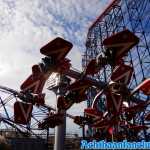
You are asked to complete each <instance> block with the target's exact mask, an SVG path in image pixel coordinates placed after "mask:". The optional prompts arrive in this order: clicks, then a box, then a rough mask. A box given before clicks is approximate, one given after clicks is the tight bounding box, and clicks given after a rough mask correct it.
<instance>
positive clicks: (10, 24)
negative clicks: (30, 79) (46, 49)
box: [0, 0, 111, 132]
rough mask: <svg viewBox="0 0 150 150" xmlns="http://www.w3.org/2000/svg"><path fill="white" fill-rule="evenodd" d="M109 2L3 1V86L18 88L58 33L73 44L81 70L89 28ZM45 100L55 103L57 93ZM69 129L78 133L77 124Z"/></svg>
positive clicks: (0, 28) (73, 57)
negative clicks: (45, 47)
mask: <svg viewBox="0 0 150 150" xmlns="http://www.w3.org/2000/svg"><path fill="white" fill-rule="evenodd" d="M110 1H111V0H109V1H106V0H101V1H100V0H32V1H31V0H15V1H14V0H1V1H0V6H1V7H0V20H1V21H0V35H1V36H0V49H1V50H0V85H5V86H8V87H11V88H14V89H19V86H20V84H21V82H22V81H23V80H25V79H26V78H27V76H28V75H29V74H30V73H31V66H32V65H33V64H35V63H38V62H39V61H40V58H41V57H42V55H41V54H40V52H39V49H40V47H42V46H43V45H44V44H46V43H47V42H49V41H50V40H52V39H53V38H55V37H56V36H61V37H63V38H65V39H67V40H69V41H71V42H72V43H73V44H74V47H73V49H72V51H71V52H70V53H69V55H68V56H69V58H70V59H71V61H72V64H73V66H74V67H76V68H77V69H80V70H81V58H82V56H81V54H82V52H83V51H84V50H85V47H84V43H85V40H86V34H87V31H88V27H89V26H90V25H91V23H92V21H94V20H95V18H96V17H97V16H98V15H99V13H100V12H101V11H102V10H103V8H104V6H105V5H106V4H108V3H109V2H110ZM47 93H48V92H47ZM46 101H47V103H49V104H52V105H53V106H55V102H56V100H55V95H54V94H52V93H51V94H50V93H49V94H48V95H47V97H46ZM83 107H85V103H83V104H80V105H79V104H78V105H74V106H73V107H72V108H71V109H70V110H69V112H70V113H72V114H78V115H79V114H82V111H83V109H82V108H83ZM78 108H80V110H79V109H78ZM68 123H69V124H70V123H71V124H72V122H70V121H69V122H68ZM68 128H69V130H70V131H71V130H73V129H74V131H77V132H78V129H77V127H76V126H75V125H73V126H72V128H70V126H69V127H68ZM76 129H77V130H76Z"/></svg>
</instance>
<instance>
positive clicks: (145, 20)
mask: <svg viewBox="0 0 150 150" xmlns="http://www.w3.org/2000/svg"><path fill="white" fill-rule="evenodd" d="M149 10H150V1H149V0H138V1H137V0H113V1H112V3H111V4H110V5H109V6H108V7H107V8H106V9H105V11H104V12H103V13H102V14H101V15H100V16H99V17H98V18H97V19H96V21H95V22H94V23H93V24H92V25H91V26H90V28H89V30H88V34H87V39H86V51H85V52H84V55H83V59H82V66H83V68H86V66H87V65H88V63H89V62H90V60H92V59H94V58H96V56H97V55H100V54H102V55H103V54H104V53H106V46H105V42H104V41H105V39H107V38H108V37H110V36H112V35H114V34H116V33H118V32H120V31H123V30H126V29H128V30H130V31H131V32H132V33H134V34H135V35H136V36H137V37H138V38H139V43H138V44H137V45H136V46H134V47H133V48H132V49H130V51H129V52H128V54H127V55H126V56H125V57H124V58H123V61H124V63H126V64H127V65H130V66H131V67H132V68H133V75H132V78H131V81H130V83H129V85H128V88H129V89H130V90H132V89H134V88H135V87H137V86H138V85H139V84H140V83H141V82H142V81H143V80H145V79H147V78H149V77H150V28H149V27H150V13H149ZM112 70H113V66H112V65H106V66H105V67H103V68H102V69H101V70H100V71H99V72H98V73H97V74H95V75H93V76H92V77H93V78H94V79H96V80H98V81H103V82H105V83H108V82H109V81H110V77H111V75H112ZM147 87H148V88H150V86H147ZM88 92H89V94H88V102H87V106H88V107H91V105H92V101H93V99H94V97H95V95H96V93H97V92H96V90H95V89H93V88H90V89H89V91H88ZM135 95H136V98H137V99H136V101H134V102H132V101H131V102H130V105H132V104H135V103H139V102H141V101H148V100H149V99H150V96H147V95H144V94H143V93H141V92H137V93H136V94H135ZM98 105H99V106H98V107H99V110H101V111H104V110H105V108H104V105H105V97H104V96H102V97H101V98H99V101H98ZM149 111H150V109H149V107H147V108H146V109H144V111H142V112H139V113H137V114H136V115H135V117H134V120H133V122H136V123H138V124H140V125H150V122H149V121H145V120H144V117H145V116H146V114H147V113H148V112H149ZM87 133H88V134H89V135H90V136H92V135H94V133H95V130H93V129H92V128H91V127H90V126H88V131H87ZM138 136H139V139H149V138H150V134H149V132H148V130H145V129H143V131H142V132H140V134H139V135H138Z"/></svg>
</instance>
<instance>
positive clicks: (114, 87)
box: [0, 29, 150, 141]
mask: <svg viewBox="0 0 150 150" xmlns="http://www.w3.org/2000/svg"><path fill="white" fill-rule="evenodd" d="M139 40H140V39H139V38H138V37H137V36H135V35H134V34H133V33H132V32H130V31H129V30H127V29H126V30H123V31H121V32H118V33H116V34H113V35H112V36H110V37H108V38H106V39H105V40H104V41H103V44H104V47H105V51H104V52H103V54H98V55H97V57H96V58H94V59H92V60H91V61H90V62H89V64H88V65H87V67H86V68H85V70H84V71H83V72H82V73H78V72H76V71H74V70H71V63H70V60H69V59H68V58H66V55H67V54H68V52H69V51H70V50H71V48H72V47H73V45H72V44H71V43H70V42H68V41H66V40H64V39H62V38H56V39H54V40H53V41H51V42H50V43H48V44H47V45H45V46H44V47H42V48H41V49H40V52H41V54H43V55H45V57H44V58H42V62H41V63H39V64H36V65H33V66H32V74H31V75H30V76H29V77H28V78H27V79H26V80H25V82H24V83H23V84H22V85H21V86H20V91H16V90H13V89H10V88H7V87H4V86H0V89H1V91H3V92H7V93H10V94H11V96H13V97H15V98H16V101H15V103H14V117H13V118H10V117H9V116H8V115H7V117H3V116H1V122H5V123H7V124H8V125H11V126H12V127H14V128H16V129H17V130H18V131H19V132H20V133H23V134H25V133H31V132H33V131H32V126H31V119H32V118H33V119H34V121H36V123H35V124H36V128H37V129H39V130H45V129H48V128H54V127H56V126H59V125H61V124H63V122H64V121H63V116H64V111H67V110H68V109H69V108H71V106H72V105H73V104H74V103H80V102H82V101H85V100H87V89H89V88H90V87H93V88H95V89H96V91H97V94H96V95H95V98H94V100H93V103H92V106H91V107H90V108H87V109H85V110H84V113H85V116H72V115H69V114H66V116H68V117H70V118H72V119H73V120H74V123H76V124H78V125H79V126H81V127H83V126H85V125H90V126H91V127H92V128H93V129H95V130H96V133H95V135H94V136H93V137H92V138H93V139H95V138H98V139H105V140H118V141H120V140H123V139H128V140H133V139H131V135H134V136H132V137H134V140H136V136H137V134H138V132H140V131H141V130H142V129H146V130H147V129H149V126H146V125H140V124H136V123H134V122H133V118H134V117H135V115H136V114H137V113H138V112H142V111H143V110H144V109H145V108H146V107H149V104H150V99H149V100H147V101H142V100H140V99H138V103H136V104H134V105H133V104H132V103H131V102H132V101H134V100H137V97H136V96H135V94H136V93H137V92H138V91H141V92H143V94H144V95H150V78H147V79H145V80H144V81H143V82H142V83H140V84H139V85H138V86H137V87H136V88H135V89H129V88H128V85H129V83H130V80H131V77H132V75H133V71H134V68H133V67H132V66H130V65H128V64H126V63H125V62H124V61H123V58H124V57H125V56H126V55H127V54H128V52H129V51H130V50H131V48H132V47H134V46H135V45H136V44H138V42H139ZM106 65H110V66H111V67H112V74H111V77H110V82H109V83H104V82H102V81H98V80H95V79H93V78H92V76H94V75H95V74H97V73H98V72H100V71H101V69H102V68H104V67H105V66H106ZM53 72H56V73H58V74H59V75H60V77H61V79H63V78H67V79H69V80H70V81H71V79H72V78H75V81H74V82H73V83H70V82H67V83H66V82H61V84H58V85H57V87H55V88H56V89H59V90H61V91H63V92H62V94H61V95H59V96H58V99H57V108H58V111H57V112H55V109H53V108H51V107H50V106H48V105H46V104H45V93H43V87H44V85H45V83H46V81H47V80H48V78H49V77H50V75H51V74H52V73H53ZM51 90H52V89H51ZM53 91H54V90H53ZM99 97H104V98H105V101H104V104H105V111H104V112H102V111H100V110H99V109H98V108H97V103H98V99H99ZM7 100H8V99H7ZM1 102H2V105H3V107H4V108H5V105H6V103H7V101H6V100H5V101H3V100H1ZM35 107H36V109H38V110H40V111H41V112H43V114H45V118H42V120H39V119H38V118H36V117H35V116H34V113H33V109H34V108H35ZM5 112H6V114H7V110H6V109H5ZM144 119H145V120H147V121H150V112H149V114H146V117H145V118H144ZM24 129H25V130H24ZM34 134H36V133H34ZM26 135H27V134H26Z"/></svg>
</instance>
